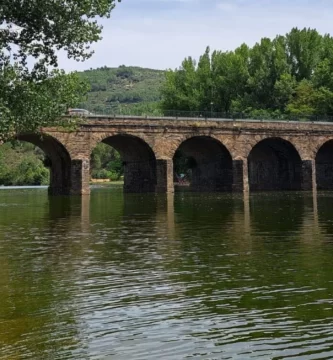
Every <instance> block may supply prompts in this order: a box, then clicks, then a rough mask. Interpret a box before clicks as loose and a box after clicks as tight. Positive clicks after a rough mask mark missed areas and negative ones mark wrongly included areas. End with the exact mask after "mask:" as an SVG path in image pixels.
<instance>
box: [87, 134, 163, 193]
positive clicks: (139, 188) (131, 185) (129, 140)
mask: <svg viewBox="0 0 333 360" xmlns="http://www.w3.org/2000/svg"><path fill="white" fill-rule="evenodd" d="M100 142H102V143H104V144H107V145H110V146H111V147H113V148H114V149H115V150H117V151H118V152H119V154H120V156H121V159H122V162H123V165H124V191H125V192H154V191H155V190H156V184H157V180H156V157H155V154H154V151H153V150H152V148H151V147H150V145H149V144H148V143H147V142H146V141H144V140H143V139H142V138H140V137H137V136H134V135H130V134H127V133H118V134H108V135H105V136H104V137H102V138H101V139H100ZM96 145H97V143H96ZM92 150H93V149H92Z"/></svg>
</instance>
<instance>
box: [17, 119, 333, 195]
mask: <svg viewBox="0 0 333 360" xmlns="http://www.w3.org/2000/svg"><path fill="white" fill-rule="evenodd" d="M18 139H19V140H22V141H28V142H31V143H33V144H35V145H36V146H38V147H40V148H41V149H42V150H43V151H44V152H45V153H46V154H47V155H48V157H49V158H50V160H51V179H50V188H49V191H50V194H88V193H89V191H90V190H89V180H90V155H91V152H92V150H93V149H94V148H95V146H96V145H97V144H98V143H100V142H103V143H105V144H108V145H110V146H112V147H113V148H115V149H116V150H117V151H118V152H119V153H120V155H121V157H122V161H123V164H124V191H126V192H172V191H173V190H174V182H173V179H174V176H173V159H174V156H175V153H176V151H177V150H181V151H182V153H183V154H185V156H187V157H191V158H192V159H194V164H195V165H194V166H193V169H192V183H191V187H192V189H193V190H194V191H210V192H214V191H216V192H217V191H245V192H246V191H256V190H263V191H269V190H313V189H317V188H318V189H319V190H320V189H325V190H331V189H333V123H332V124H331V123H311V122H282V121H281V122H278V121H276V122H272V121H270V122H265V121H255V120H253V121H252V120H251V121H250V120H247V121H240V120H237V121H236V120H223V119H220V120H217V119H216V120H214V119H212V120H201V119H200V120H199V119H190V118H187V119H184V118H182V119H175V118H158V117H150V118H144V117H101V116H92V117H89V118H83V119H82V121H81V122H80V125H79V126H78V127H77V129H76V130H75V131H68V130H66V129H62V128H44V129H42V135H40V134H38V135H32V134H25V135H24V134H23V135H20V136H18Z"/></svg>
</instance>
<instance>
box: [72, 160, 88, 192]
mask: <svg viewBox="0 0 333 360" xmlns="http://www.w3.org/2000/svg"><path fill="white" fill-rule="evenodd" d="M89 170H90V161H89V160H87V159H74V160H72V161H71V172H70V176H71V182H70V184H71V185H70V191H69V194H70V195H89V194H90V187H89V182H90V171H89Z"/></svg>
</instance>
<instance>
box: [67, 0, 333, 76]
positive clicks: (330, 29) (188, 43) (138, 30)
mask: <svg viewBox="0 0 333 360" xmlns="http://www.w3.org/2000/svg"><path fill="white" fill-rule="evenodd" d="M100 23H101V24H102V25H103V33H102V36H103V39H102V40H101V41H100V42H98V43H97V44H95V45H94V46H93V49H94V51H95V53H94V55H93V56H92V58H91V59H89V60H87V61H85V62H76V61H73V60H69V59H67V57H66V56H65V55H64V54H61V55H60V67H61V68H64V69H65V70H67V71H73V70H79V71H80V70H85V69H90V68H97V67H102V66H108V67H117V66H119V65H126V66H141V67H146V68H153V69H163V70H164V69H169V68H171V69H175V68H178V67H179V66H180V65H181V63H182V61H183V59H184V58H185V57H187V56H192V57H193V58H195V59H198V58H199V56H200V55H201V54H203V53H204V51H205V49H206V47H207V46H210V48H211V49H212V50H223V51H225V50H234V49H235V48H236V47H238V46H239V45H241V44H242V43H246V44H248V45H250V46H252V45H254V44H255V43H256V42H258V41H260V39H261V38H263V37H270V38H273V37H275V36H276V35H277V34H282V35H283V34H286V33H287V32H289V31H290V30H291V29H292V28H293V27H298V28H304V27H310V28H316V29H317V30H318V31H319V32H320V33H322V34H325V33H330V34H331V35H332V36H333V1H332V0H122V2H121V3H117V5H116V8H115V9H114V10H113V12H112V15H111V18H110V19H105V20H100Z"/></svg>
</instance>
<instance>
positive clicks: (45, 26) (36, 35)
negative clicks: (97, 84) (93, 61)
mask: <svg viewBox="0 0 333 360" xmlns="http://www.w3.org/2000/svg"><path fill="white" fill-rule="evenodd" d="M114 6H115V0H84V1H82V0H67V1H63V0H2V2H1V5H0V116H1V122H0V139H2V140H3V139H5V138H6V137H8V136H11V135H12V134H13V133H15V132H16V131H17V130H20V131H25V130H29V131H31V130H36V129H37V128H38V127H39V126H41V125H44V124H46V123H49V122H50V121H54V120H55V119H57V118H58V117H59V116H60V115H61V114H63V113H64V111H65V110H66V108H68V107H70V106H73V105H76V104H77V103H78V101H79V100H80V99H81V98H82V95H83V94H84V93H85V92H86V91H87V89H88V88H87V85H85V84H83V82H82V80H81V79H80V78H79V77H78V76H77V75H76V74H70V75H65V73H64V72H61V71H54V70H52V69H55V68H57V66H58V59H57V54H58V52H59V51H60V50H62V51H64V52H65V53H66V54H67V56H68V57H69V58H72V59H75V60H78V61H79V60H82V61H83V60H85V59H87V58H89V57H90V56H91V55H92V51H91V50H90V45H91V44H92V43H93V42H96V41H98V40H99V39H100V38H101V31H102V28H101V26H100V25H98V23H97V21H96V19H97V17H109V16H110V13H111V11H112V9H113V8H114Z"/></svg>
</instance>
